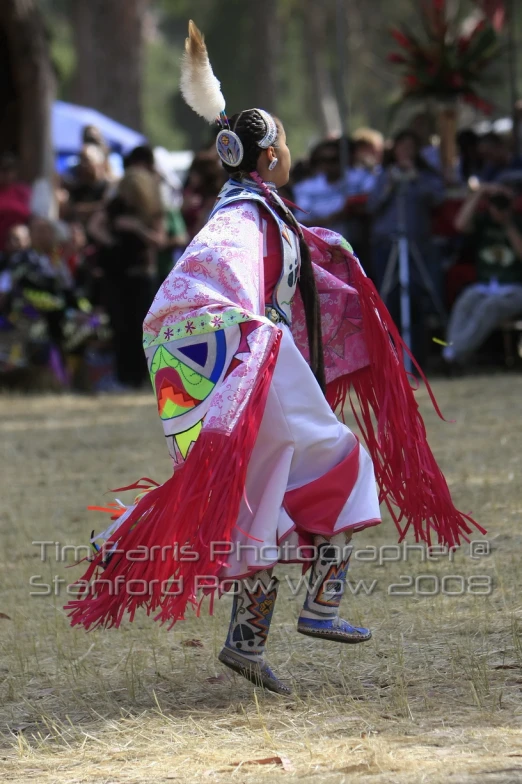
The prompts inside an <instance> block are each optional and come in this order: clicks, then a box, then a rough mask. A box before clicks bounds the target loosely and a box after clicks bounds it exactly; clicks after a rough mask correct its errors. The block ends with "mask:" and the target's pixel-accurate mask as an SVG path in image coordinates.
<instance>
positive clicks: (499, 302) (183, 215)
mask: <svg viewBox="0 0 522 784" xmlns="http://www.w3.org/2000/svg"><path fill="white" fill-rule="evenodd" d="M83 142H84V143H83V146H82V149H81V152H80V154H79V156H78V158H77V160H76V161H75V162H74V164H73V165H71V166H70V167H69V168H68V169H67V170H66V171H65V172H64V173H63V174H62V175H61V176H60V177H58V176H57V178H56V183H55V192H54V194H53V199H52V201H53V203H54V204H55V205H57V209H56V214H55V215H54V216H53V217H52V218H51V217H49V210H48V208H47V207H45V208H43V207H42V202H45V201H46V199H45V194H43V193H42V191H41V188H39V187H38V185H36V186H35V187H33V189H31V188H29V187H28V186H27V185H25V184H24V183H22V182H20V181H19V177H18V171H17V161H16V159H15V158H14V157H13V156H12V155H10V154H4V155H2V156H0V374H1V377H0V380H1V379H5V378H7V377H8V376H16V374H17V373H20V372H22V371H23V373H25V374H27V373H30V372H32V370H33V369H35V368H38V367H40V368H41V367H45V368H46V369H47V370H48V371H50V373H51V375H52V377H53V378H54V379H55V381H56V383H57V384H59V385H60V386H62V387H65V388H73V389H85V390H107V391H110V390H114V391H121V390H126V389H137V388H140V387H141V386H142V385H143V384H144V383H145V382H146V376H147V369H146V365H145V361H144V358H143V351H142V348H141V339H142V322H143V319H144V317H145V315H146V313H147V310H148V308H149V307H150V304H151V302H152V299H153V296H154V294H155V292H156V290H157V288H158V287H159V285H160V284H161V282H162V281H163V280H164V279H165V277H166V276H167V275H168V273H169V272H170V270H171V269H172V267H173V266H174V265H175V264H176V262H177V260H178V259H179V257H180V256H181V254H182V252H183V250H184V248H185V247H186V246H187V244H188V243H189V242H190V240H191V239H192V237H194V236H195V235H196V234H197V233H198V232H199V231H200V229H201V228H202V226H203V225H204V224H205V222H206V220H207V219H208V215H209V213H210V211H211V209H212V207H213V204H214V201H215V199H216V197H217V195H218V193H219V190H220V188H221V187H222V185H223V183H224V181H225V177H226V175H225V173H224V171H223V169H222V167H221V165H220V163H219V159H218V157H217V154H216V152H215V147H214V143H213V142H211V143H210V142H209V144H208V146H207V147H205V148H203V149H202V150H200V151H199V152H198V153H197V154H196V155H195V157H194V159H193V161H192V164H191V166H190V168H189V169H188V171H187V172H186V173H185V175H184V180H183V181H182V180H180V179H179V177H178V176H177V175H176V174H175V173H174V172H172V171H169V170H168V168H166V167H165V166H164V165H163V164H162V163H161V162H160V161H158V159H157V158H155V155H154V151H153V150H152V149H151V148H149V147H147V146H142V147H137V148H136V149H134V150H132V151H131V152H130V153H129V154H128V155H127V156H126V158H125V159H124V162H123V175H122V176H120V177H116V176H115V175H114V174H113V172H112V168H111V164H110V162H109V160H110V157H109V150H108V148H107V146H106V144H105V142H104V140H103V138H102V137H101V135H100V133H99V131H98V130H97V129H96V128H94V127H92V126H89V127H87V128H85V130H84V134H83ZM457 144H458V161H457V162H456V165H455V166H454V167H453V166H452V167H451V169H450V170H448V169H447V168H445V167H444V166H443V165H442V162H441V157H440V148H439V147H438V146H437V145H436V144H434V143H433V140H432V137H431V136H430V134H429V133H428V130H427V126H426V124H425V122H424V118H423V117H422V116H419V117H418V118H415V120H414V121H413V122H412V124H411V126H410V127H409V128H407V129H404V130H403V131H401V132H400V133H398V134H397V135H396V136H395V138H394V139H393V140H389V141H387V140H385V139H384V138H383V136H382V134H380V133H379V132H378V131H375V130H372V129H369V128H361V129H359V130H357V131H356V132H355V133H354V134H353V135H352V136H351V138H349V139H335V138H332V139H325V140H323V141H321V142H320V143H318V144H317V145H316V146H315V147H314V148H313V149H312V151H311V153H310V155H309V157H308V158H307V159H306V160H300V161H297V162H295V163H294V166H293V170H292V177H291V181H290V183H289V184H288V186H287V188H286V189H285V192H284V193H283V194H282V195H283V196H286V197H287V198H289V199H290V200H291V201H292V202H293V203H294V204H295V205H298V206H297V207H296V208H295V209H296V216H297V217H298V219H299V220H300V221H301V222H302V223H303V224H305V225H310V226H317V225H319V226H324V227H326V228H330V229H333V230H335V231H337V232H339V233H341V234H342V235H343V236H345V237H346V238H347V239H348V240H349V242H350V243H351V244H352V246H353V247H354V249H355V252H356V254H357V255H358V257H359V258H360V260H361V262H362V264H363V266H364V268H365V270H366V272H367V274H368V275H369V276H370V277H372V278H373V280H374V282H375V284H376V286H377V287H378V288H379V290H380V291H381V292H382V294H383V296H384V297H385V299H386V302H387V305H388V307H389V309H390V311H391V313H392V315H393V317H394V318H395V319H396V320H397V323H398V324H400V289H399V283H398V281H399V276H398V268H399V261H400V260H402V262H403V264H404V260H405V258H407V262H408V272H409V292H410V299H411V317H412V350H413V353H414V354H415V356H416V358H417V359H418V361H419V362H420V363H421V365H423V366H426V363H427V362H428V360H429V358H430V351H431V353H433V343H432V341H431V338H432V337H433V336H434V335H437V336H438V338H439V342H441V341H442V342H443V343H445V344H446V345H445V347H444V349H443V358H444V363H445V364H446V366H447V367H448V368H453V367H459V366H462V365H465V364H466V363H468V362H469V361H470V360H471V359H472V358H473V357H476V356H477V351H480V350H481V347H483V346H484V345H487V343H488V340H489V339H490V336H492V335H494V334H495V333H496V332H497V331H498V330H499V328H501V327H504V328H505V326H506V324H508V323H509V322H510V321H513V320H514V319H517V318H518V317H521V318H522V197H521V195H520V194H522V161H520V160H519V159H518V158H517V156H516V154H515V152H514V145H513V142H512V139H511V138H510V137H505V136H500V135H498V134H496V133H493V132H489V133H486V134H483V135H478V134H477V133H475V132H474V131H473V130H471V129H469V130H464V131H461V132H460V133H459V134H458V138H457ZM439 353H440V348H439Z"/></svg>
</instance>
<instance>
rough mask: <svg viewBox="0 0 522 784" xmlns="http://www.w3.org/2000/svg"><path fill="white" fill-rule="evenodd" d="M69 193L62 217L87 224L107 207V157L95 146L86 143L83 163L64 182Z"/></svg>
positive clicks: (81, 159) (63, 206) (83, 151)
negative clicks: (105, 205) (105, 202)
mask: <svg viewBox="0 0 522 784" xmlns="http://www.w3.org/2000/svg"><path fill="white" fill-rule="evenodd" d="M64 188H65V190H66V191H67V193H68V199H67V201H66V202H65V203H64V204H63V205H62V217H63V218H64V219H65V220H68V221H78V222H80V223H82V224H83V225H84V226H86V225H87V223H88V222H89V219H90V218H91V216H92V215H93V214H94V213H95V212H97V211H98V210H100V209H101V208H102V207H103V204H104V200H105V198H106V196H107V193H108V188H109V183H108V180H107V178H106V173H105V154H104V152H103V150H102V149H101V147H99V146H98V145H95V144H85V145H84V146H83V147H82V150H81V152H80V160H79V163H78V164H77V166H75V167H74V168H73V169H72V171H71V174H70V176H69V177H68V178H66V179H65V180H64Z"/></svg>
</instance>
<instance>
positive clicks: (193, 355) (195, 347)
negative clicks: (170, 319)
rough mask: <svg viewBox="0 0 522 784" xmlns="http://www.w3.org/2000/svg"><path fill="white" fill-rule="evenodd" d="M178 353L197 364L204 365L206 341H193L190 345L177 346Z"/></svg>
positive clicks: (206, 349) (206, 352) (206, 357)
mask: <svg viewBox="0 0 522 784" xmlns="http://www.w3.org/2000/svg"><path fill="white" fill-rule="evenodd" d="M178 351H179V352H180V354H185V356H186V357H188V358H189V359H191V360H192V361H193V362H195V363H196V364H197V365H201V367H205V365H206V364H207V359H208V343H193V344H192V345H191V346H183V347H182V348H178Z"/></svg>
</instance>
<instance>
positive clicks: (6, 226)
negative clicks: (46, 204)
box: [0, 153, 31, 251]
mask: <svg viewBox="0 0 522 784" xmlns="http://www.w3.org/2000/svg"><path fill="white" fill-rule="evenodd" d="M30 201H31V189H30V188H29V186H28V185H25V184H24V183H22V182H21V181H20V179H19V177H18V164H17V160H16V158H15V156H14V155H11V154H10V153H4V154H3V155H0V251H2V250H4V248H5V243H6V241H7V237H8V234H9V230H10V229H11V228H12V227H13V226H16V225H17V224H20V223H27V221H28V220H29V216H30V214H31V208H30Z"/></svg>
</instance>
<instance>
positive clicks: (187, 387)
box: [145, 312, 260, 465]
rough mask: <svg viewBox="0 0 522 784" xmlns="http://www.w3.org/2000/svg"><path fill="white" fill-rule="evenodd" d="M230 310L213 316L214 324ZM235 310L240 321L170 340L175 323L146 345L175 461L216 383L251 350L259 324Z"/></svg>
mask: <svg viewBox="0 0 522 784" xmlns="http://www.w3.org/2000/svg"><path fill="white" fill-rule="evenodd" d="M229 315H230V314H229ZM226 316H227V314H224V315H223V317H221V316H216V315H215V316H213V318H212V322H211V326H212V327H215V324H216V323H217V320H218V319H222V320H224V319H226ZM232 316H233V317H234V319H236V323H234V324H231V325H230V326H229V327H227V326H224V327H223V328H221V329H215V328H213V329H212V330H207V331H206V332H199V333H196V334H190V335H185V336H183V337H180V338H176V337H174V338H172V339H170V340H163V338H166V337H167V329H170V331H171V332H174V330H175V327H174V326H173V327H169V328H166V329H162V333H161V334H162V342H157V343H155V344H154V343H149V345H148V346H147V347H146V349H145V352H146V355H147V361H148V365H149V372H150V377H151V381H152V386H153V388H154V391H155V393H156V399H157V403H158V412H159V415H160V418H161V420H162V423H163V429H164V432H165V437H166V440H167V447H168V450H169V453H170V456H171V457H172V459H173V461H174V463H175V464H176V465H179V464H180V463H182V462H183V461H184V460H185V459H186V458H187V455H188V453H189V451H190V449H191V447H192V445H193V444H194V442H195V441H196V440H197V438H198V436H199V434H200V432H201V429H202V427H203V420H204V418H205V416H206V414H207V411H208V410H209V408H210V406H211V405H212V399H213V393H214V392H215V390H216V387H219V386H220V385H221V384H222V383H223V381H224V379H225V378H227V377H228V376H229V375H230V373H233V371H234V370H235V369H236V368H237V367H238V365H241V364H242V363H243V361H244V357H243V358H242V355H244V354H250V346H249V338H250V335H251V334H252V332H254V331H255V330H256V329H258V328H259V326H260V324H259V322H258V321H255V320H253V319H245V314H244V313H243V312H242V313H241V318H243V320H242V321H239V322H238V321H237V315H236V314H231V315H230V317H232ZM195 326H197V324H195ZM201 326H202V328H203V324H202V325H201ZM176 331H177V328H176Z"/></svg>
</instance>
